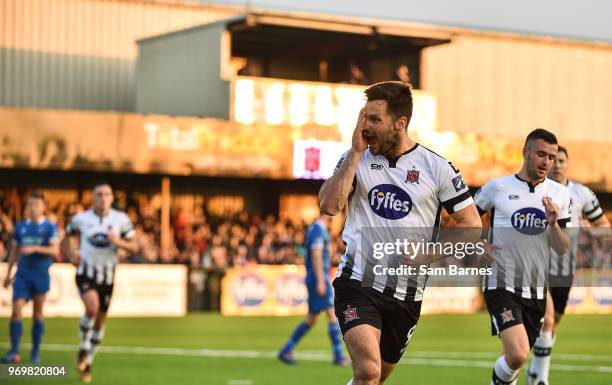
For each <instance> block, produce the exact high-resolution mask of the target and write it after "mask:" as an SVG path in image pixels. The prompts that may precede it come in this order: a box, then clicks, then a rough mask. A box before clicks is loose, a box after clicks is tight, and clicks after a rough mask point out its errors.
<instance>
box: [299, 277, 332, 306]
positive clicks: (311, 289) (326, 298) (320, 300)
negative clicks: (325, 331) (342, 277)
mask: <svg viewBox="0 0 612 385" xmlns="http://www.w3.org/2000/svg"><path fill="white" fill-rule="evenodd" d="M325 286H327V291H326V292H325V295H323V296H319V295H318V294H317V283H316V282H315V283H310V282H307V283H306V287H307V288H308V313H309V314H319V313H320V312H322V311H323V310H326V309H330V308H332V309H333V307H334V289H333V288H332V285H331V283H330V282H325Z"/></svg>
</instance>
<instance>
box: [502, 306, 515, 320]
mask: <svg viewBox="0 0 612 385" xmlns="http://www.w3.org/2000/svg"><path fill="white" fill-rule="evenodd" d="M501 318H502V323H507V322H510V321H514V315H513V314H512V309H506V308H504V311H503V312H501Z"/></svg>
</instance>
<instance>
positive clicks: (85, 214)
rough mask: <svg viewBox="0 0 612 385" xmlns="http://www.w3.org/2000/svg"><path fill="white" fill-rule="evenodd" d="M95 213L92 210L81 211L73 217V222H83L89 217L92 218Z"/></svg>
mask: <svg viewBox="0 0 612 385" xmlns="http://www.w3.org/2000/svg"><path fill="white" fill-rule="evenodd" d="M93 215H94V212H93V210H92V209H89V210H83V211H80V212H78V213H76V214H74V215H73V216H72V220H73V221H81V220H84V219H87V218H88V217H92V216H93Z"/></svg>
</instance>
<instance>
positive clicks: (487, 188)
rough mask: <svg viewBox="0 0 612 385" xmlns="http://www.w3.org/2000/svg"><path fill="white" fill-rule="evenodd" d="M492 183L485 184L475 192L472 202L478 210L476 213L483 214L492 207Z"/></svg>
mask: <svg viewBox="0 0 612 385" xmlns="http://www.w3.org/2000/svg"><path fill="white" fill-rule="evenodd" d="M492 183H493V182H488V183H485V184H484V186H482V187H481V188H479V189H478V191H476V194H475V195H474V202H475V203H476V207H477V208H478V212H479V213H480V214H483V213H485V212H487V211H489V210H490V209H491V207H492V206H493V198H492V196H493V185H492Z"/></svg>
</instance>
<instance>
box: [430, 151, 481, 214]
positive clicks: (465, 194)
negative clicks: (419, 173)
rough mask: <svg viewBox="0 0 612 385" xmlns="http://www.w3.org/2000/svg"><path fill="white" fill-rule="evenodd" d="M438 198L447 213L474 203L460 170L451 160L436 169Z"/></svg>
mask: <svg viewBox="0 0 612 385" xmlns="http://www.w3.org/2000/svg"><path fill="white" fill-rule="evenodd" d="M437 183H438V199H439V200H440V202H442V206H444V208H445V209H446V211H447V212H448V213H449V214H452V213H454V212H455V211H459V210H462V209H464V208H466V207H467V206H469V205H470V204H472V203H474V200H473V199H472V195H470V190H469V188H468V187H467V185H466V184H465V182H464V181H463V176H462V175H461V172H459V170H458V169H457V168H455V166H453V164H452V163H451V162H448V161H445V163H444V164H440V165H439V167H438V170H437Z"/></svg>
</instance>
